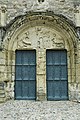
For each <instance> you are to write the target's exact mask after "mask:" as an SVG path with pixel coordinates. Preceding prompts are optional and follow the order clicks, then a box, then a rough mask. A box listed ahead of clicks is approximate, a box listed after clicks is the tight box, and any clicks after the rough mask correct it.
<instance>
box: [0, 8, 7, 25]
mask: <svg viewBox="0 0 80 120" xmlns="http://www.w3.org/2000/svg"><path fill="white" fill-rule="evenodd" d="M1 26H2V27H4V26H6V6H1Z"/></svg>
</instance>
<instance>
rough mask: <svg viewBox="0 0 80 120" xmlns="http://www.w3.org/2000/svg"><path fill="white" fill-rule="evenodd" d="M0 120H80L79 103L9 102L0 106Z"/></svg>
mask: <svg viewBox="0 0 80 120" xmlns="http://www.w3.org/2000/svg"><path fill="white" fill-rule="evenodd" d="M0 120H80V103H76V102H71V101H25V100H23V101H22V100H19V101H18V100H10V101H7V102H6V103H1V104H0Z"/></svg>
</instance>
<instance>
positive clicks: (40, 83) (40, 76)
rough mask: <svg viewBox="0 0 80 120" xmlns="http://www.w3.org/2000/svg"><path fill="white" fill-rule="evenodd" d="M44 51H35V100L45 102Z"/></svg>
mask: <svg viewBox="0 0 80 120" xmlns="http://www.w3.org/2000/svg"><path fill="white" fill-rule="evenodd" d="M45 53H46V51H45V50H44V51H37V100H40V101H41V100H46V55H45Z"/></svg>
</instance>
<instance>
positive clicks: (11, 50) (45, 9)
mask: <svg viewBox="0 0 80 120" xmlns="http://www.w3.org/2000/svg"><path fill="white" fill-rule="evenodd" d="M8 99H17V100H18V99H20V100H23V99H25V100H53V101H54V100H76V101H78V102H79V101H80V2H79V0H76V2H75V1H74V0H34V1H33V0H13V1H11V0H4V1H2V0H0V102H3V101H6V100H8Z"/></svg>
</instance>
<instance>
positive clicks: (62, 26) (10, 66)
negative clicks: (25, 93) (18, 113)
mask: <svg viewBox="0 0 80 120" xmlns="http://www.w3.org/2000/svg"><path fill="white" fill-rule="evenodd" d="M16 50H20V51H21V50H22V51H23V50H25V51H27V50H28V51H29V50H36V85H35V87H36V100H46V99H47V85H46V51H47V50H59V51H60V50H61V51H62V50H66V51H67V81H68V85H67V87H68V90H67V92H68V97H69V99H71V97H72V86H74V85H73V84H75V82H76V50H77V36H76V33H75V30H74V26H72V25H71V24H70V23H69V22H68V20H67V19H66V18H64V17H62V16H59V15H55V14H53V13H51V12H50V13H29V14H27V15H24V16H19V17H17V18H15V20H14V21H13V22H11V23H10V24H9V26H8V28H7V32H6V35H5V38H4V42H3V54H4V58H5V65H4V69H5V73H4V74H5V76H4V79H5V83H6V98H8V97H11V98H12V97H13V98H14V97H15V94H14V93H15V92H14V91H15V79H16V77H15V76H16V75H15V74H16V69H15V68H16V67H15V66H16V62H15V60H16ZM68 97H67V99H68Z"/></svg>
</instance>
